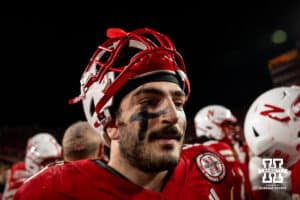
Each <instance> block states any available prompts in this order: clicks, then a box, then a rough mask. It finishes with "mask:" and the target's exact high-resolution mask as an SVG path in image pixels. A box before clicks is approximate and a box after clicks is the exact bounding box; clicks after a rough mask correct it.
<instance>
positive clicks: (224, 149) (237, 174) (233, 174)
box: [204, 140, 251, 199]
mask: <svg viewBox="0 0 300 200" xmlns="http://www.w3.org/2000/svg"><path fill="white" fill-rule="evenodd" d="M204 145H206V146H208V147H210V148H212V149H214V150H216V151H217V152H219V153H220V154H221V155H222V156H223V157H224V158H225V160H226V162H227V163H228V164H227V165H228V166H229V169H228V170H227V172H228V175H227V177H226V179H225V181H224V183H221V184H216V185H215V187H216V191H217V193H220V194H226V195H227V196H229V195H230V196H231V197H233V198H234V199H247V198H248V197H249V196H250V195H251V187H250V181H249V176H248V174H247V173H248V171H247V168H245V167H244V164H242V163H241V162H240V161H239V159H238V158H237V155H236V153H235V151H234V150H233V149H232V148H231V146H229V145H228V144H227V143H225V142H221V141H216V140H210V141H207V142H205V143H204Z"/></svg>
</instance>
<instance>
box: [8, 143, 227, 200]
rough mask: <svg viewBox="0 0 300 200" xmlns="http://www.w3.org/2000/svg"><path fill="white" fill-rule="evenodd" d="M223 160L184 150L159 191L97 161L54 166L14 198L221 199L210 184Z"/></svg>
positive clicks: (221, 173) (192, 149)
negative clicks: (132, 180)
mask: <svg viewBox="0 0 300 200" xmlns="http://www.w3.org/2000/svg"><path fill="white" fill-rule="evenodd" d="M225 174H226V168H225V165H224V163H223V160H222V159H221V158H220V157H219V156H218V155H217V154H215V153H214V152H211V151H209V150H207V149H206V147H204V146H203V145H196V146H191V147H185V148H184V149H183V151H182V154H181V158H180V161H179V163H178V165H177V167H176V168H175V169H174V170H173V171H172V173H171V174H170V176H169V178H168V179H167V181H166V182H165V185H164V188H163V189H162V191H161V192H154V191H151V190H148V189H145V188H142V187H140V186H138V185H136V184H134V183H132V182H131V181H129V180H128V179H127V178H125V177H123V176H122V175H120V174H119V173H118V172H116V171H114V170H113V169H112V168H110V167H109V166H107V165H106V164H104V163H103V162H101V161H99V160H78V161H73V162H69V163H62V164H56V165H53V166H49V167H46V168H44V169H43V170H41V172H40V173H38V174H37V175H35V176H33V178H31V179H29V180H28V181H27V182H26V183H25V184H23V185H22V187H21V188H19V190H18V191H17V193H16V195H15V198H14V199H15V200H22V199H26V200H27V199H31V200H34V199H43V200H46V199H51V200H53V199H56V200H60V199H105V200H115V199H117V200H120V199H122V200H123V199H133V200H134V199H139V200H140V199H143V200H144V199H155V200H157V199H172V200H176V199H189V200H193V199H197V200H199V199H220V198H219V197H217V196H216V193H215V191H214V188H213V186H212V184H211V182H209V181H208V179H206V178H204V177H209V178H210V179H211V180H214V181H222V179H223V178H224V177H225Z"/></svg>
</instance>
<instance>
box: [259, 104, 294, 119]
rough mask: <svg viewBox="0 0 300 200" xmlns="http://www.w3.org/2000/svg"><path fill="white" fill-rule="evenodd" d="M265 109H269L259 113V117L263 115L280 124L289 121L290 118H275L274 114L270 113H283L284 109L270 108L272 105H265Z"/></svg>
mask: <svg viewBox="0 0 300 200" xmlns="http://www.w3.org/2000/svg"><path fill="white" fill-rule="evenodd" d="M265 107H267V108H269V110H265V111H262V112H260V114H261V115H264V116H267V117H270V118H271V119H274V120H276V121H280V122H288V121H290V119H291V118H290V117H289V116H285V117H281V118H280V117H279V116H275V115H274V114H272V113H277V114H278V113H284V112H285V111H284V109H282V108H279V107H276V106H272V105H269V104H265Z"/></svg>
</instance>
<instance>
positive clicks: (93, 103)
mask: <svg viewBox="0 0 300 200" xmlns="http://www.w3.org/2000/svg"><path fill="white" fill-rule="evenodd" d="M89 107H90V110H89V112H90V116H93V114H94V112H95V109H96V108H95V102H94V98H92V100H91V102H90V106H89Z"/></svg>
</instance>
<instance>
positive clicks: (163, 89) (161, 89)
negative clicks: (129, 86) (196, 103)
mask: <svg viewBox="0 0 300 200" xmlns="http://www.w3.org/2000/svg"><path fill="white" fill-rule="evenodd" d="M149 91H150V93H157V94H158V93H159V94H170V95H173V96H174V95H176V96H183V97H185V94H184V92H183V90H182V89H181V88H180V87H179V85H177V84H176V83H173V82H167V81H158V82H148V83H145V84H142V85H141V86H139V87H137V88H136V89H134V90H132V91H131V92H130V93H129V94H128V96H138V95H142V94H144V93H147V92H149ZM155 91H157V92H155Z"/></svg>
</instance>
